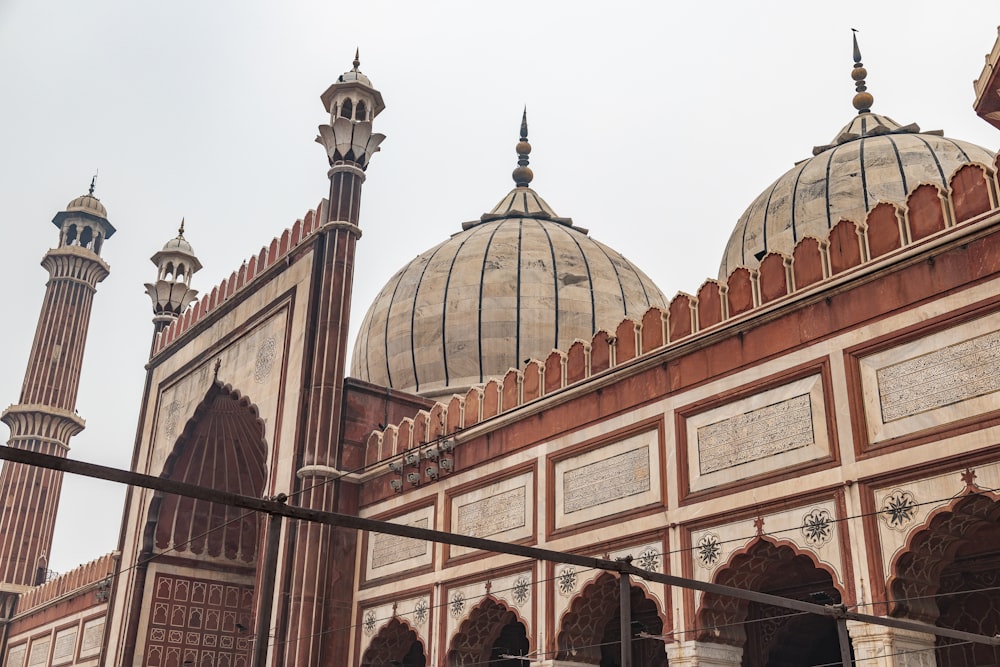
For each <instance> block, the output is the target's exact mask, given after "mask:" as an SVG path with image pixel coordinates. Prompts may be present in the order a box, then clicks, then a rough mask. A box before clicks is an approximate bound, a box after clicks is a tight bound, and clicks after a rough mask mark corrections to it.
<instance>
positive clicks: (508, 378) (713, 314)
mask: <svg viewBox="0 0 1000 667" xmlns="http://www.w3.org/2000/svg"><path fill="white" fill-rule="evenodd" d="M998 161H1000V159H998ZM948 182H949V185H950V187H949V189H948V190H947V191H942V190H941V189H940V188H938V187H937V186H934V185H919V186H916V187H915V188H913V189H912V190H911V192H910V194H909V195H908V196H907V197H906V201H905V204H900V203H895V202H888V201H887V202H880V203H878V204H877V205H876V206H874V207H873V208H872V209H871V211H869V212H868V215H867V216H866V217H865V219H864V220H863V221H862V222H854V221H850V220H844V221H842V222H840V223H839V224H838V225H836V226H835V227H834V228H833V229H832V230H831V232H830V234H829V235H828V236H827V237H826V238H817V237H814V236H804V237H802V238H801V239H799V241H798V243H797V244H796V245H795V247H794V249H793V251H792V252H791V254H783V253H777V252H772V253H769V254H767V255H765V256H764V257H763V258H762V261H761V262H760V264H759V268H756V269H749V268H747V267H736V268H734V269H733V271H732V272H731V273H730V274H729V276H728V277H727V281H726V284H722V283H720V282H719V281H718V280H716V279H708V280H706V281H705V282H704V283H702V285H701V287H700V288H699V289H698V293H697V296H692V295H690V294H685V293H683V292H679V293H678V294H677V295H676V296H675V297H674V298H673V299H672V300H671V301H670V303H669V306H668V307H667V308H666V309H665V310H661V309H659V308H657V307H653V308H650V309H648V310H647V311H646V312H645V313H644V314H643V316H642V317H641V318H638V319H632V318H624V319H622V320H621V321H620V322H619V323H618V325H617V326H616V327H615V328H614V333H611V332H609V331H607V330H600V331H597V332H596V333H595V334H594V336H593V338H592V339H591V340H589V341H586V340H576V341H574V342H573V344H572V345H570V346H569V348H568V349H566V350H553V351H552V352H550V353H549V355H548V356H547V357H546V358H545V359H544V361H543V360H539V359H530V360H525V363H524V366H523V367H522V369H510V370H509V371H508V372H507V373H506V374H505V375H504V377H503V378H502V379H491V380H489V381H488V382H486V383H485V384H482V385H476V386H474V387H471V388H470V389H468V390H467V391H466V393H465V394H464V395H461V396H454V397H451V398H449V399H446V400H445V402H444V403H443V404H441V405H442V407H441V410H442V413H443V414H445V415H447V417H446V419H445V422H444V425H443V429H442V430H441V432H440V433H439V434H437V435H436V437H447V436H449V435H452V434H455V433H457V432H458V431H459V430H462V429H468V428H471V427H473V426H475V425H477V424H480V423H482V422H485V421H487V420H489V419H492V418H494V417H496V416H497V415H500V414H502V413H505V412H509V411H511V410H514V409H516V408H518V407H520V406H522V405H524V404H526V403H529V402H531V401H534V400H540V399H543V398H544V397H546V396H550V395H552V394H554V393H557V392H559V391H561V390H563V389H565V388H566V387H568V386H570V385H573V384H575V383H577V382H581V381H583V380H586V379H588V378H590V377H593V376H594V375H597V374H600V373H603V372H605V371H607V370H609V369H612V368H614V367H616V366H618V365H619V364H621V363H623V362H625V361H628V360H630V359H635V358H639V357H642V356H644V355H647V354H651V353H653V352H654V351H656V350H660V349H662V348H664V347H669V346H670V345H673V344H675V343H678V342H680V341H683V340H685V339H687V338H688V337H690V336H692V335H695V334H698V333H700V332H702V331H705V330H707V329H709V328H711V327H715V326H717V325H721V324H724V323H725V322H727V321H730V320H732V319H734V318H737V317H744V316H747V315H749V314H752V313H753V312H754V311H756V310H757V309H759V308H761V307H763V306H765V305H768V306H769V305H770V304H771V303H773V302H779V301H781V300H782V299H786V298H790V297H793V296H794V295H795V294H796V293H798V292H802V291H803V290H806V289H809V288H814V287H816V286H818V285H820V284H822V283H824V282H825V281H827V280H830V279H831V278H833V277H835V276H837V275H839V274H840V273H843V272H845V271H849V270H852V269H856V268H857V267H858V266H863V265H865V264H867V263H870V262H873V261H876V260H878V259H879V258H882V257H884V256H886V255H889V254H891V253H893V252H895V251H898V250H901V249H903V248H906V247H907V246H909V245H911V244H912V243H914V242H916V241H919V240H921V239H922V238H925V237H926V236H929V235H931V234H933V233H936V232H939V231H943V230H944V229H947V228H948V227H949V226H960V225H962V224H965V223H967V222H969V221H970V220H974V219H977V218H978V217H980V216H981V215H983V214H985V213H989V212H991V211H993V212H996V211H997V208H998V205H1000V204H998V194H997V193H998V192H1000V185H998V177H997V171H996V170H995V169H992V168H991V167H989V166H984V165H980V164H978V163H974V164H969V165H965V166H963V167H961V168H959V169H957V170H956V171H955V172H954V173H953V174H952V177H951V178H950V179H949V181H948ZM987 203H988V204H989V206H991V207H992V208H989V209H987V210H982V209H983V207H984V206H985V205H986V204H987ZM952 210H955V211H962V215H963V216H971V217H963V218H961V220H959V221H958V222H957V223H952V222H950V220H951V217H950V216H951V213H950V211H952ZM956 218H957V216H956ZM946 223H947V226H946ZM306 226H308V225H306ZM914 227H916V229H917V230H918V234H917V236H914V234H913V229H914ZM305 233H306V230H304V234H303V237H304V236H305ZM921 234H922V235H921ZM248 272H249V271H248ZM247 282H249V279H248V281H247ZM206 298H207V297H206ZM458 406H460V407H458ZM435 409H436V408H435ZM432 411H433V410H432ZM407 433H408V432H407ZM390 437H391V436H390V434H389V429H386V430H385V431H384V435H383V438H384V439H385V440H386V441H388V440H389V439H390ZM392 441H393V442H395V438H392ZM369 442H370V445H369V446H370V447H371V446H375V445H376V443H377V446H378V447H380V450H381V452H382V453H381V454H380V459H379V460H381V459H382V458H385V456H387V455H391V453H390V452H389V451H388V450H389V447H388V445H387V444H386V443H385V442H382V441H381V440H369ZM418 444H419V443H418ZM408 446H410V445H408V444H407V445H399V446H393V447H392V453H398V452H399V451H401V450H402V449H405V448H406V447H408ZM371 458H372V455H371V454H368V455H367V457H366V460H371Z"/></svg>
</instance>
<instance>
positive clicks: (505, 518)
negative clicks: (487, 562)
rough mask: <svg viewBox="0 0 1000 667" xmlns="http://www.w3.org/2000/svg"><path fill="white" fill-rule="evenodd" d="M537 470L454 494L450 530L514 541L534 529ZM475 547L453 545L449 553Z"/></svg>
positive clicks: (474, 535) (456, 552) (452, 553)
mask: <svg viewBox="0 0 1000 667" xmlns="http://www.w3.org/2000/svg"><path fill="white" fill-rule="evenodd" d="M534 477H535V476H534V473H532V472H526V473H523V474H521V475H517V476H515V477H508V478H507V479H503V480H500V481H499V482H495V483H493V484H488V485H486V486H481V487H479V488H477V489H473V490H472V491H468V492H466V493H463V494H460V495H456V496H453V497H452V498H451V530H452V531H453V532H455V533H458V534H460V535H471V536H472V537H487V538H489V539H491V540H502V541H505V542H514V541H516V540H521V539H525V538H528V537H531V536H532V535H533V534H534V531H535V514H536V512H535V507H534V498H535V494H534V485H535V482H534ZM471 551H474V550H473V549H469V548H467V547H460V546H452V547H451V550H450V552H449V553H450V555H451V556H452V557H455V556H461V555H464V554H467V553H470V552H471Z"/></svg>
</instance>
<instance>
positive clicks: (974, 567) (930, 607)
mask: <svg viewBox="0 0 1000 667" xmlns="http://www.w3.org/2000/svg"><path fill="white" fill-rule="evenodd" d="M889 591H890V596H891V598H892V603H891V605H890V614H891V615H893V616H900V617H907V618H912V619H917V620H921V621H924V622H926V623H930V624H933V625H937V626H938V627H946V628H952V629H955V630H964V631H966V632H974V633H977V634H984V635H988V636H993V635H996V634H998V633H1000V502H998V500H997V498H995V497H994V496H992V495H991V494H984V493H976V492H972V493H969V494H967V495H964V496H962V497H960V498H958V499H956V500H955V501H953V502H952V503H951V505H950V506H949V507H947V508H945V509H943V510H940V511H938V512H935V513H934V514H932V515H931V516H930V517H929V518H928V520H927V521H926V522H925V523H924V526H923V527H922V528H920V529H918V530H916V531H915V532H914V533H913V535H912V537H911V538H910V540H909V546H908V548H907V549H906V550H905V551H904V552H903V553H901V554H900V555H899V556H898V557H897V558H896V561H895V563H894V564H893V568H892V577H891V579H890V581H889ZM937 647H938V649H937V664H938V665H939V666H940V667H957V666H960V665H961V666H964V665H995V664H1000V651H998V650H997V649H996V648H995V647H992V646H987V645H983V644H970V643H964V642H957V640H951V639H946V638H939V639H938V641H937Z"/></svg>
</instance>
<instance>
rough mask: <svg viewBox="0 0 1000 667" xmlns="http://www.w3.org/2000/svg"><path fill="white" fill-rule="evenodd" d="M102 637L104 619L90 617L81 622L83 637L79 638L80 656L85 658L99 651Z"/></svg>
mask: <svg viewBox="0 0 1000 667" xmlns="http://www.w3.org/2000/svg"><path fill="white" fill-rule="evenodd" d="M103 638H104V619H103V618H92V619H90V620H89V621H86V622H85V623H84V624H83V638H82V639H81V640H80V657H81V658H85V657H89V656H93V655H97V654H98V653H100V652H101V641H102V640H103Z"/></svg>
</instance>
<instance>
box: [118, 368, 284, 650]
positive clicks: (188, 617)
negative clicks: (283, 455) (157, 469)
mask: <svg viewBox="0 0 1000 667" xmlns="http://www.w3.org/2000/svg"><path fill="white" fill-rule="evenodd" d="M266 460H267V445H266V443H265V441H264V423H263V421H262V420H261V419H260V418H259V416H258V413H257V409H256V408H255V407H254V406H253V405H252V404H251V403H250V401H249V400H248V399H247V398H245V397H243V396H241V395H240V394H239V392H237V391H234V390H233V389H232V388H231V387H229V386H227V385H222V384H221V383H219V382H214V383H213V384H212V385H211V386H210V387H209V389H208V391H207V392H206V394H205V398H204V399H203V400H202V402H201V404H200V405H199V406H198V408H197V409H196V410H195V414H194V416H193V417H192V418H191V419H190V420H189V421H188V423H187V425H186V426H185V428H184V432H183V433H182V435H181V436H180V437H179V438H178V439H177V442H176V443H175V444H174V446H173V449H172V451H171V453H170V455H169V456H168V457H167V460H166V462H165V463H164V467H163V472H162V474H161V476H162V477H165V478H167V479H172V480H178V481H183V482H187V483H189V484H197V485H199V486H206V487H211V488H214V489H218V490H222V491H230V492H232V493H238V494H241V495H246V496H253V497H260V496H261V495H263V493H264V485H265V479H266V475H267V472H266ZM147 517H148V523H147V526H146V531H145V535H144V543H143V551H142V553H141V554H140V556H139V566H138V568H137V571H139V572H141V573H142V574H141V577H137V583H138V584H139V585H140V586H141V585H142V582H143V580H144V579H145V580H147V581H148V580H151V586H150V587H149V588H150V590H151V593H150V597H149V599H146V600H144V601H143V600H141V598H137V600H139V601H140V602H141V604H140V605H138V606H136V607H135V608H134V612H133V613H134V614H136V615H135V616H133V619H134V621H130V622H141V623H143V624H144V625H145V627H146V632H145V637H146V639H145V643H144V645H143V647H142V649H141V650H142V655H144V656H145V658H144V663H143V664H145V665H149V666H150V667H170V666H171V665H174V664H177V665H196V666H198V667H201V666H202V665H206V664H214V665H231V666H232V667H239V666H240V665H247V664H249V655H250V651H251V647H252V643H253V636H252V632H253V631H252V628H253V627H254V619H253V616H254V582H255V578H256V576H257V548H258V542H259V532H260V526H259V517H258V516H257V515H256V514H255V513H252V512H246V511H244V510H240V509H239V508H236V507H230V506H227V505H221V504H217V503H212V502H208V501H205V500H199V499H194V498H188V497H181V496H176V495H171V494H163V493H157V494H156V495H155V496H154V497H153V500H152V502H151V503H150V507H149V512H148V514H147ZM139 590H140V591H141V590H142V588H141V587H140V588H139ZM142 617H144V621H139V619H140V618H142Z"/></svg>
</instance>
